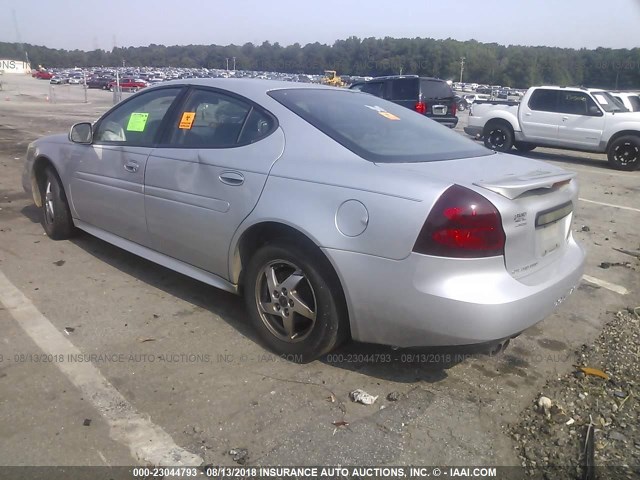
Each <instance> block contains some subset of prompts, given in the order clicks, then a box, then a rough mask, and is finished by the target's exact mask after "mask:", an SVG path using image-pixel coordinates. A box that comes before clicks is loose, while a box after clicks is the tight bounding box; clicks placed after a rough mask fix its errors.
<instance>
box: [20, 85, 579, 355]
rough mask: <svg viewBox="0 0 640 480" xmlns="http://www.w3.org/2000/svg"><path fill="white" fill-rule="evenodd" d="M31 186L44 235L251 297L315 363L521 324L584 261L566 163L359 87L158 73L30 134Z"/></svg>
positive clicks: (269, 332) (550, 305)
mask: <svg viewBox="0 0 640 480" xmlns="http://www.w3.org/2000/svg"><path fill="white" fill-rule="evenodd" d="M285 138H286V141H285ZM514 178H515V179H517V181H514ZM23 185H24V188H25V190H26V191H27V192H29V193H31V194H32V195H33V199H34V202H35V203H36V205H38V206H40V207H41V211H42V223H43V226H44V230H45V232H46V233H47V235H49V237H50V238H52V239H55V240H62V239H66V238H69V237H70V236H71V235H73V234H74V233H75V232H76V229H80V230H84V231H85V232H88V233H90V234H92V235H94V236H96V237H99V238H101V239H103V240H105V241H107V242H109V243H112V244H114V245H117V246H118V247H120V248H123V249H125V250H128V251H130V252H133V253H134V254H136V255H139V256H141V257H144V258H146V259H149V260H151V261H154V262H156V263H159V264H161V265H164V266H165V267H167V268H170V269H173V270H175V271H178V272H180V273H183V274H185V275H188V276H191V277H193V278H196V279H198V280H200V281H203V282H205V283H208V284H210V285H213V286H215V287H218V288H221V289H223V290H227V291H230V292H234V293H241V294H243V295H244V298H245V303H246V308H247V311H248V314H249V320H250V321H251V323H252V324H253V325H254V327H255V328H256V330H257V331H258V332H259V334H260V336H261V337H262V339H263V340H264V341H265V342H266V344H267V345H269V346H270V347H271V348H272V349H273V350H274V351H276V352H278V353H281V354H296V355H302V356H303V359H304V360H305V361H306V360H311V359H313V358H316V357H318V356H319V355H321V354H323V353H325V352H328V351H330V350H332V349H334V348H335V347H337V346H338V345H339V344H340V343H341V342H343V341H344V340H346V339H347V338H348V337H349V336H351V337H352V338H353V339H354V340H358V341H363V342H372V343H381V344H391V345H396V346H399V347H410V346H421V345H467V344H478V343H485V342H495V341H502V340H504V339H509V338H510V337H512V336H514V335H517V334H518V333H520V332H522V331H523V330H525V329H527V328H529V327H530V326H532V325H533V324H535V323H537V322H539V321H540V320H542V319H543V318H545V317H546V316H548V315H549V314H550V313H551V312H552V311H553V310H554V309H555V308H556V307H557V306H558V305H559V304H560V303H562V301H564V299H565V298H566V297H567V295H568V294H569V293H571V292H572V291H573V289H574V288H575V286H576V285H577V284H578V283H579V282H580V278H581V276H582V268H583V262H584V253H583V250H582V249H581V247H579V246H578V245H577V244H576V242H575V241H574V239H573V237H572V229H571V219H572V212H573V208H574V205H576V202H577V198H578V187H577V183H576V177H575V174H574V173H572V172H568V171H566V170H563V169H561V168H559V167H557V166H553V165H548V164H545V163H542V162H538V161H534V160H529V159H526V158H522V157H516V156H509V155H506V154H497V153H494V152H492V151H490V150H487V149H485V148H484V147H482V146H480V145H477V144H476V143H475V142H473V141H471V140H469V139H467V138H464V137H462V136H460V135H459V134H457V133H455V132H452V131H450V130H448V129H445V128H441V127H440V126H439V125H436V124H435V123H434V122H432V121H431V120H429V119H428V118H426V117H425V116H424V115H420V114H418V113H416V112H412V111H410V110H409V109H407V108H404V107H401V106H399V105H397V104H395V103H392V102H389V101H386V100H383V99H381V98H376V97H373V96H372V95H367V94H363V93H359V92H355V91H350V90H347V89H339V88H331V87H322V86H317V85H310V84H302V83H290V82H276V81H258V80H249V79H200V80H188V81H184V80H177V81H172V82H166V83H163V84H162V85H158V86H152V87H149V88H148V89H145V90H143V91H141V92H139V93H138V94H136V95H133V96H131V97H130V98H128V99H126V100H125V101H123V102H121V103H119V104H118V105H116V106H115V107H113V108H112V109H111V110H109V111H108V112H107V113H105V114H104V115H103V116H102V117H101V118H100V119H99V120H98V121H97V122H95V123H94V124H92V123H86V122H82V123H78V124H76V125H74V126H73V127H72V128H71V130H70V132H69V134H68V135H65V134H60V135H53V136H48V137H43V138H41V139H38V140H36V141H35V142H33V143H32V144H30V145H29V147H28V150H27V159H26V164H25V169H24V175H23ZM70 198H73V202H69V201H68V199H70Z"/></svg>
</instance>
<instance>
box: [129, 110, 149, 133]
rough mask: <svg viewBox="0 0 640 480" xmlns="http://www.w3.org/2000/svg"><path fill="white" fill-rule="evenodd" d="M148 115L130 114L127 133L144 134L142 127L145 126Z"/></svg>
mask: <svg viewBox="0 0 640 480" xmlns="http://www.w3.org/2000/svg"><path fill="white" fill-rule="evenodd" d="M147 118H149V114H148V113H132V114H131V116H130V117H129V123H127V131H129V132H144V127H145V126H146V125H147Z"/></svg>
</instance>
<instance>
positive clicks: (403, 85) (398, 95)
mask: <svg viewBox="0 0 640 480" xmlns="http://www.w3.org/2000/svg"><path fill="white" fill-rule="evenodd" d="M419 82H420V80H419V79H417V78H398V79H396V80H391V82H390V83H391V91H390V92H389V97H388V99H389V100H395V101H399V100H414V101H416V102H417V101H418V96H419V95H420V92H419V91H418V87H419Z"/></svg>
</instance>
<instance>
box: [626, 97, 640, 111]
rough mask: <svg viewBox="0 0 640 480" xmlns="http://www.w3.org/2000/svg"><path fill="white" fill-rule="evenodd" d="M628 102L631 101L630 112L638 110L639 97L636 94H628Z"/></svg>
mask: <svg viewBox="0 0 640 480" xmlns="http://www.w3.org/2000/svg"><path fill="white" fill-rule="evenodd" d="M628 99H629V103H631V111H632V112H640V97H639V96H638V95H629V97H628Z"/></svg>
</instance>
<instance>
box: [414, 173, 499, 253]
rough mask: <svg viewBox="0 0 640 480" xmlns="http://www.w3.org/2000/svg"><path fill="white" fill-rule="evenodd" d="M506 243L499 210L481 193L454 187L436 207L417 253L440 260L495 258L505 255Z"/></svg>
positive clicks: (423, 230)
mask: <svg viewBox="0 0 640 480" xmlns="http://www.w3.org/2000/svg"><path fill="white" fill-rule="evenodd" d="M504 243H505V235H504V230H503V229H502V218H501V217H500V213H499V212H498V210H497V209H496V207H495V206H494V205H493V204H492V203H491V202H490V201H489V200H487V199H486V198H484V197H483V196H482V195H480V194H479V193H476V192H474V191H473V190H469V189H468V188H465V187H462V186H460V185H453V186H451V187H449V188H448V189H447V190H446V191H445V192H444V193H443V194H442V195H441V196H440V198H439V199H438V201H437V202H436V203H435V205H434V206H433V209H432V210H431V213H429V216H428V217H427V221H426V222H425V224H424V226H423V227H422V230H421V231H420V235H418V239H417V240H416V243H415V245H414V247H413V251H414V252H416V253H423V254H426V255H435V256H439V257H455V258H481V257H494V256H497V255H504Z"/></svg>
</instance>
